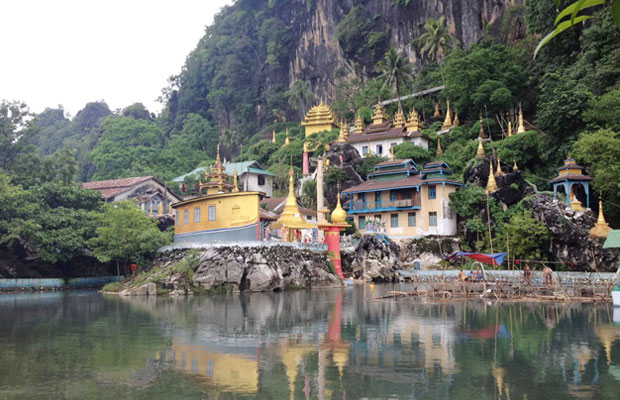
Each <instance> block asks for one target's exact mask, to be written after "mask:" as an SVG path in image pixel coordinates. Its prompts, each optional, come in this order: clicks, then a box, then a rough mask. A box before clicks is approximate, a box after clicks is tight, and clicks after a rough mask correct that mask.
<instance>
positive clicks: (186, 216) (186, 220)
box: [183, 210, 189, 225]
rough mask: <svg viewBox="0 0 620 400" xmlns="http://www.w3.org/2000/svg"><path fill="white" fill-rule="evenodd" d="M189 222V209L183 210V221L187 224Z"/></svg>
mask: <svg viewBox="0 0 620 400" xmlns="http://www.w3.org/2000/svg"><path fill="white" fill-rule="evenodd" d="M188 222H189V211H187V210H183V223H184V224H185V225H187V223H188Z"/></svg>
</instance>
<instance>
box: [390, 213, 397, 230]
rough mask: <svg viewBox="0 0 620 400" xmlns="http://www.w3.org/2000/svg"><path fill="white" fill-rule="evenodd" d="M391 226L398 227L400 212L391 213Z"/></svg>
mask: <svg viewBox="0 0 620 400" xmlns="http://www.w3.org/2000/svg"><path fill="white" fill-rule="evenodd" d="M390 226H391V227H392V228H398V214H390Z"/></svg>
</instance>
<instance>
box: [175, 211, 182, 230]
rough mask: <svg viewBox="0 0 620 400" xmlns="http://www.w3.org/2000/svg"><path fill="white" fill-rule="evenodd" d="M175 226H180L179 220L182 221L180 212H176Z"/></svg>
mask: <svg viewBox="0 0 620 400" xmlns="http://www.w3.org/2000/svg"><path fill="white" fill-rule="evenodd" d="M174 217H175V218H174V224H175V225H177V226H179V220H180V219H181V217H180V215H179V210H176V211H175V216H174Z"/></svg>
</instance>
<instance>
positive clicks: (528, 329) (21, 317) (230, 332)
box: [0, 285, 620, 400]
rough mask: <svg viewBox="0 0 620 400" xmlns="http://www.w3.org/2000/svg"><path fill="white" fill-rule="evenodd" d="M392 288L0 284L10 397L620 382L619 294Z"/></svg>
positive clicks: (331, 394) (1, 348) (603, 392)
mask: <svg viewBox="0 0 620 400" xmlns="http://www.w3.org/2000/svg"><path fill="white" fill-rule="evenodd" d="M392 288H393V287H392V286H391V285H389V286H387V285H386V286H381V285H377V286H376V287H372V286H356V287H348V288H344V289H333V290H332V289H330V290H314V291H297V292H288V293H258V294H251V295H241V296H240V295H238V294H237V295H227V296H220V297H196V298H177V299H170V298H157V299H155V298H119V297H115V296H112V297H108V296H102V295H100V294H97V293H94V292H66V293H43V294H27V295H22V294H19V295H0V399H48V398H58V399H91V398H92V399H99V398H100V399H117V400H120V399H246V398H248V399H254V398H260V399H291V398H294V399H360V398H367V399H399V398H410V399H519V400H521V399H573V398H580V399H582V398H585V399H590V398H592V399H619V398H620V310H614V309H613V307H611V306H610V305H576V304H571V305H566V304H528V303H500V304H496V303H485V302H482V301H475V302H472V301H470V302H450V303H440V304H425V303H423V302H420V301H415V300H411V299H396V300H375V301H373V300H371V299H372V298H373V297H376V296H378V295H380V294H382V293H385V292H386V291H388V290H391V289H392ZM401 289H403V290H407V286H402V287H401ZM614 311H615V312H614ZM614 317H615V318H614ZM614 319H615V324H614Z"/></svg>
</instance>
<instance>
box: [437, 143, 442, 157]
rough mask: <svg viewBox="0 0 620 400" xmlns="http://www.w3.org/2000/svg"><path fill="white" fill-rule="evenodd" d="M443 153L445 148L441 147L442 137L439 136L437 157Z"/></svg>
mask: <svg viewBox="0 0 620 400" xmlns="http://www.w3.org/2000/svg"><path fill="white" fill-rule="evenodd" d="M442 154H443V150H442V149H441V138H437V154H436V155H437V157H439V156H441V155H442Z"/></svg>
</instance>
